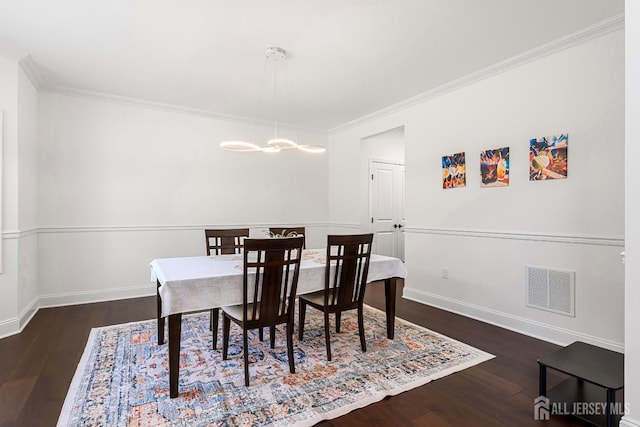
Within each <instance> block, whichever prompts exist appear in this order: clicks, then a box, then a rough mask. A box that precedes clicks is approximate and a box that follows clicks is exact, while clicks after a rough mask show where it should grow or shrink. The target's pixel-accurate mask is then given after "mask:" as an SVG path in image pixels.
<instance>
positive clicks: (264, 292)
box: [243, 236, 303, 323]
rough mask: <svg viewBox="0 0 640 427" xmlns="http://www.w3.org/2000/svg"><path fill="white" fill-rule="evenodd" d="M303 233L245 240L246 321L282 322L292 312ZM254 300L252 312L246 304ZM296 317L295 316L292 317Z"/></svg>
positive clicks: (244, 300) (244, 311) (244, 290)
mask: <svg viewBox="0 0 640 427" xmlns="http://www.w3.org/2000/svg"><path fill="white" fill-rule="evenodd" d="M302 242H303V237H302V236H300V237H288V238H282V239H246V240H245V241H244V274H243V284H244V286H243V303H244V310H243V313H244V316H245V317H244V319H243V320H244V321H245V322H246V321H247V316H248V318H249V319H257V318H259V321H260V323H271V322H273V323H276V322H278V321H279V322H280V323H282V320H283V319H284V318H286V317H288V316H289V315H291V316H293V311H292V310H293V309H294V307H295V298H296V291H297V287H298V275H299V273H300V260H301V259H302ZM249 304H252V308H251V312H250V314H249V313H247V307H248V305H249ZM291 319H293V317H291Z"/></svg>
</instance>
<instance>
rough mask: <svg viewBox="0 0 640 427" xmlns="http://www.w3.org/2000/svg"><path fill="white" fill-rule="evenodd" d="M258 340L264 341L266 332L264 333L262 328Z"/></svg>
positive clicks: (259, 330) (259, 329)
mask: <svg viewBox="0 0 640 427" xmlns="http://www.w3.org/2000/svg"><path fill="white" fill-rule="evenodd" d="M258 338H259V339H260V341H261V342H262V341H264V332H263V331H262V328H258Z"/></svg>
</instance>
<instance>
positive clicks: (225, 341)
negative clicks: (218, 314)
mask: <svg viewBox="0 0 640 427" xmlns="http://www.w3.org/2000/svg"><path fill="white" fill-rule="evenodd" d="M230 328H231V319H229V318H228V317H227V316H223V319H222V360H227V354H228V353H229V329H230Z"/></svg>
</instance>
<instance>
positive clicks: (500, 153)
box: [480, 147, 509, 187]
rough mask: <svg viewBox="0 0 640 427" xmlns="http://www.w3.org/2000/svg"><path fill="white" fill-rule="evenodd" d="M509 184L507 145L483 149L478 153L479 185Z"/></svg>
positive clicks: (501, 185) (503, 185)
mask: <svg viewBox="0 0 640 427" xmlns="http://www.w3.org/2000/svg"><path fill="white" fill-rule="evenodd" d="M508 185H509V147H502V148H496V149H493V150H485V151H483V152H481V153H480V186H481V187H506V186H508Z"/></svg>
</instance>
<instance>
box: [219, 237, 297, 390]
mask: <svg viewBox="0 0 640 427" xmlns="http://www.w3.org/2000/svg"><path fill="white" fill-rule="evenodd" d="M302 242H303V238H302V237H292V238H286V239H247V240H245V242H244V263H243V276H242V283H243V287H242V301H243V303H242V305H234V306H227V307H222V314H223V319H224V320H223V325H222V329H223V344H222V359H223V360H227V353H228V349H229V329H230V327H231V322H232V321H233V322H234V323H236V324H238V325H239V326H240V327H241V328H242V340H243V353H244V383H245V385H246V386H248V385H249V347H248V339H247V332H248V331H249V330H252V329H261V328H264V327H267V326H269V327H270V328H274V327H275V326H276V325H280V324H283V323H284V324H286V335H287V355H288V358H289V371H290V372H291V373H292V374H293V373H295V364H294V358H293V320H294V319H293V318H294V309H295V299H296V291H297V287H298V275H299V272H300V260H301V259H302Z"/></svg>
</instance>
